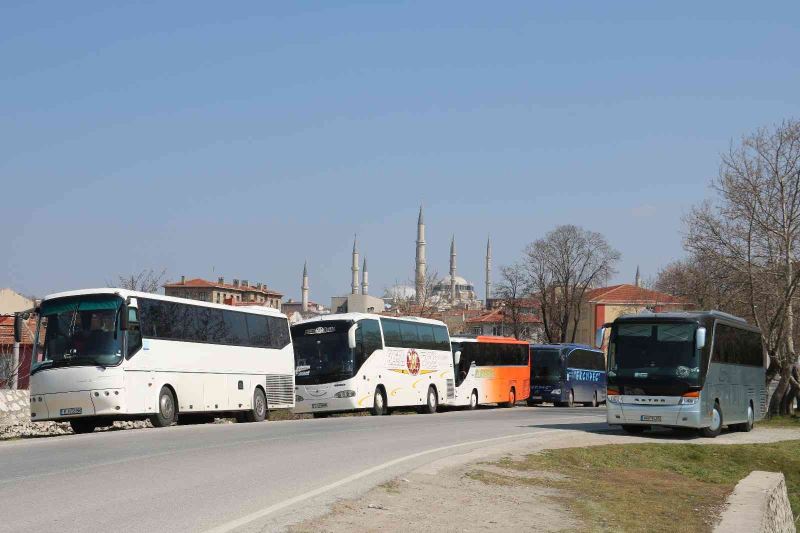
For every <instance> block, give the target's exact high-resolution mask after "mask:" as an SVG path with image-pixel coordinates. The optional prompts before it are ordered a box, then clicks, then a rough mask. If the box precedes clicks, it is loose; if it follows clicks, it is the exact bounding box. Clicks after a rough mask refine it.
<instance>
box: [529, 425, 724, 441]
mask: <svg viewBox="0 0 800 533" xmlns="http://www.w3.org/2000/svg"><path fill="white" fill-rule="evenodd" d="M517 427H520V428H540V429H563V430H569V431H580V432H582V433H593V434H595V435H620V436H627V437H639V438H641V439H643V440H648V441H656V442H657V441H662V440H672V441H674V440H681V441H692V440H695V439H700V438H702V437H701V436H700V434H699V433H698V432H697V431H696V430H693V429H684V428H675V429H670V428H655V429H651V430H649V431H645V432H644V433H641V434H638V435H632V434H628V433H626V432H625V431H623V429H622V428H621V427H619V426H609V425H607V424H606V423H604V422H598V423H589V424H586V423H575V422H570V423H560V424H554V423H541V424H528V425H522V426H517ZM725 433H728V431H723V434H725Z"/></svg>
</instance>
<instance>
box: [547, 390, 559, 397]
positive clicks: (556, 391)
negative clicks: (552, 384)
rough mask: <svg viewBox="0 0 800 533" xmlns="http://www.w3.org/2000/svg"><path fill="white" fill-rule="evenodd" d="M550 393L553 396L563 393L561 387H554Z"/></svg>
mask: <svg viewBox="0 0 800 533" xmlns="http://www.w3.org/2000/svg"><path fill="white" fill-rule="evenodd" d="M550 394H552V395H553V396H558V395H560V394H561V389H553V390H551V391H550Z"/></svg>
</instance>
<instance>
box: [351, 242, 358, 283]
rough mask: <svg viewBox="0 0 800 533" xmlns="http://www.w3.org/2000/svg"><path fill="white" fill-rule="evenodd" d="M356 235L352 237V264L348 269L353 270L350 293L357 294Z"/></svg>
mask: <svg viewBox="0 0 800 533" xmlns="http://www.w3.org/2000/svg"><path fill="white" fill-rule="evenodd" d="M356 244H357V241H356V237H355V236H354V237H353V265H352V266H351V267H350V270H351V271H352V272H353V280H352V282H351V283H350V289H351V293H352V294H358V248H356Z"/></svg>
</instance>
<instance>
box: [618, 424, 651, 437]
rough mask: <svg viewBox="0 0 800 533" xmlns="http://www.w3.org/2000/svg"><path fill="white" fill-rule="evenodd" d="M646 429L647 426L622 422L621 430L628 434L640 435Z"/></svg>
mask: <svg viewBox="0 0 800 533" xmlns="http://www.w3.org/2000/svg"><path fill="white" fill-rule="evenodd" d="M646 429H648V427H647V426H635V425H631V424H622V431H624V432H625V433H628V434H629V435H641V434H642V433H644V432H645V430H646Z"/></svg>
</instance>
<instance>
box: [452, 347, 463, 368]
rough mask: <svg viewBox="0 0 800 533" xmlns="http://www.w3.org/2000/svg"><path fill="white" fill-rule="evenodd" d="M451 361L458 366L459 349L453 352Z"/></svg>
mask: <svg viewBox="0 0 800 533" xmlns="http://www.w3.org/2000/svg"><path fill="white" fill-rule="evenodd" d="M453 362H454V363H455V364H456V366H458V365H459V364H460V363H461V350H458V351H457V352H456V353H454V354H453Z"/></svg>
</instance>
